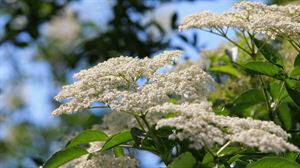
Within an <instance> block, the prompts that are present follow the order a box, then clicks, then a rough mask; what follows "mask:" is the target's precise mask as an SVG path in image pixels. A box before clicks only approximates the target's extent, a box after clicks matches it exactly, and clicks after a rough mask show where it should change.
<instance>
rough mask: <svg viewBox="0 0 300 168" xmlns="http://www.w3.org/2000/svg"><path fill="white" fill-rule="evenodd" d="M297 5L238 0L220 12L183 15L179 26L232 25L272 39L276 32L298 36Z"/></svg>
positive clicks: (212, 27)
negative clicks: (228, 8)
mask: <svg viewBox="0 0 300 168" xmlns="http://www.w3.org/2000/svg"><path fill="white" fill-rule="evenodd" d="M299 13H300V7H299V6H297V5H287V6H277V5H271V6H267V5H265V4H263V3H256V2H246V1H243V2H240V3H237V4H235V5H234V8H233V10H232V11H229V12H225V13H223V14H215V13H211V12H200V13H198V14H194V15H191V16H188V17H186V18H185V19H184V22H183V23H182V25H180V27H179V29H180V30H181V31H182V30H186V29H190V28H200V29H205V28H207V29H212V30H217V31H222V29H224V28H235V29H239V30H241V31H248V32H250V33H253V34H265V35H267V36H268V37H270V38H272V39H275V38H276V36H277V35H289V36H294V35H295V36H299V33H300V23H299V21H300V16H299Z"/></svg>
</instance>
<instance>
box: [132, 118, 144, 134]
mask: <svg viewBox="0 0 300 168" xmlns="http://www.w3.org/2000/svg"><path fill="white" fill-rule="evenodd" d="M134 118H135V119H136V121H137V122H138V124H139V126H140V127H141V129H142V130H143V131H146V130H145V128H144V126H143V124H142V123H141V121H140V119H139V117H138V116H136V115H135V116H134Z"/></svg>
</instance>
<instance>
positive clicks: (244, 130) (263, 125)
mask: <svg viewBox="0 0 300 168" xmlns="http://www.w3.org/2000/svg"><path fill="white" fill-rule="evenodd" d="M151 112H165V113H167V112H173V113H175V115H176V114H177V115H176V116H175V117H174V118H168V119H162V120H160V121H158V122H157V126H156V128H157V129H159V128H161V127H164V126H168V127H172V128H174V129H175V130H174V133H173V134H171V135H170V136H169V138H170V139H173V140H175V139H178V140H180V141H183V140H188V141H190V145H189V146H190V148H194V149H201V148H203V147H204V146H208V147H212V146H214V145H224V144H225V143H226V142H229V141H230V142H237V143H241V144H242V145H244V146H247V147H254V148H257V149H258V150H260V151H261V152H266V153H270V152H273V153H277V154H278V153H283V152H286V151H296V152H299V151H300V150H299V149H298V148H297V147H296V146H294V145H292V144H290V143H288V142H287V139H288V137H289V135H288V134H287V133H286V132H285V131H284V130H283V129H282V128H281V127H280V126H278V125H276V124H274V123H273V122H271V121H261V120H254V119H251V118H238V117H229V116H220V115H216V114H215V113H214V112H212V108H211V105H210V103H208V102H206V101H203V102H198V103H192V104H188V103H185V104H170V103H169V104H164V105H162V106H156V107H153V108H152V109H151Z"/></svg>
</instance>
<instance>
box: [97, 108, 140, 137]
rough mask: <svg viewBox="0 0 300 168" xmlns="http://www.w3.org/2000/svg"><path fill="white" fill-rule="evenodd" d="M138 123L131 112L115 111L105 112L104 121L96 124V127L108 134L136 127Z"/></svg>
mask: <svg viewBox="0 0 300 168" xmlns="http://www.w3.org/2000/svg"><path fill="white" fill-rule="evenodd" d="M136 124H137V123H136V121H135V119H134V117H132V116H131V115H130V114H127V113H122V112H117V111H113V112H109V113H108V114H105V115H104V116H103V118H102V123H101V124H100V125H95V126H94V129H98V130H102V131H104V132H105V133H107V134H108V135H112V134H115V133H118V132H121V131H123V130H129V129H130V128H132V127H135V126H136Z"/></svg>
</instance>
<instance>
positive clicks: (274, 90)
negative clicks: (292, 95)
mask: <svg viewBox="0 0 300 168" xmlns="http://www.w3.org/2000/svg"><path fill="white" fill-rule="evenodd" d="M282 84H283V83H281V82H280V83H278V81H273V82H270V83H269V85H268V91H269V93H270V94H271V97H272V100H273V101H278V100H280V99H282V98H283V97H286V96H288V93H287V92H286V90H285V89H284V87H283V86H284V85H282Z"/></svg>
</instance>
